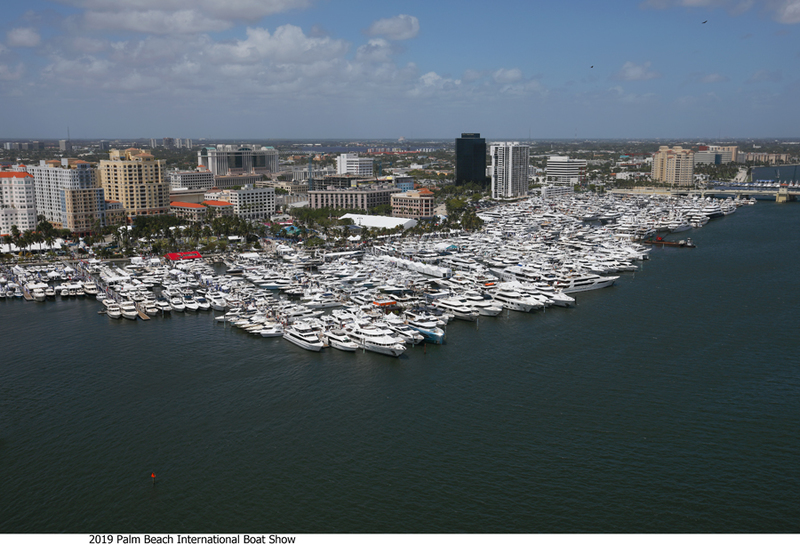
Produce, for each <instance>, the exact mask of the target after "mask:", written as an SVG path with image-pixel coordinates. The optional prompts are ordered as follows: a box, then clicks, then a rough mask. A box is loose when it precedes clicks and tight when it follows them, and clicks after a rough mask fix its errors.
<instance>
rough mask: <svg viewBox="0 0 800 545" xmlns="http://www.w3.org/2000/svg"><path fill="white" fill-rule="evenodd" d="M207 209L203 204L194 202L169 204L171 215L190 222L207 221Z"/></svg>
mask: <svg viewBox="0 0 800 545" xmlns="http://www.w3.org/2000/svg"><path fill="white" fill-rule="evenodd" d="M206 210H207V208H206V207H205V206H203V205H202V204H197V203H193V202H180V201H174V202H171V203H169V211H170V214H171V215H173V216H176V217H178V218H183V219H187V220H190V221H203V220H205V219H206Z"/></svg>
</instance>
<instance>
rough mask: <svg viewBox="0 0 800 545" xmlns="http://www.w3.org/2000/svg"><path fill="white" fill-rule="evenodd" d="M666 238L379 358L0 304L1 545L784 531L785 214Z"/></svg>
mask: <svg viewBox="0 0 800 545" xmlns="http://www.w3.org/2000/svg"><path fill="white" fill-rule="evenodd" d="M687 234H688V235H690V236H692V238H693V239H694V241H695V242H696V243H697V246H698V248H697V249H693V250H691V249H680V248H663V249H662V248H656V249H654V250H653V252H652V259H651V260H650V261H648V262H645V263H644V264H643V266H642V268H641V269H640V270H639V271H638V272H636V273H635V275H634V274H630V273H628V274H625V275H623V277H622V278H621V279H620V280H619V281H618V283H617V285H616V286H615V287H613V288H610V289H605V290H599V291H597V292H593V293H585V294H577V299H578V307H577V308H574V309H550V310H548V311H547V312H545V313H541V312H540V313H537V314H531V315H523V314H520V313H514V312H512V313H510V314H509V315H508V316H506V315H505V314H504V315H503V316H502V317H500V318H495V319H492V318H487V319H482V320H481V321H480V323H479V325H478V327H476V326H475V325H474V324H467V323H465V322H454V323H452V324H450V325H449V326H448V332H447V343H446V344H445V345H444V346H432V345H431V346H428V347H427V349H425V350H423V349H422V347H416V348H413V349H409V351H408V353H407V355H406V356H404V357H403V358H401V359H399V360H396V359H393V358H388V357H385V356H380V355H374V354H371V353H357V354H355V355H353V354H345V353H342V352H338V351H334V350H328V349H326V350H325V351H323V352H322V353H319V354H312V353H310V352H306V351H303V350H301V349H300V348H298V347H295V346H294V345H292V344H290V343H288V342H286V341H283V340H281V339H261V338H255V337H253V336H248V335H246V334H244V333H242V332H241V331H238V330H231V329H229V328H223V327H222V326H220V325H218V324H215V323H214V322H213V320H212V319H211V318H210V316H209V315H208V314H198V315H191V314H188V315H176V316H172V317H168V318H156V319H154V320H151V321H150V322H141V321H137V322H129V321H125V320H121V321H111V320H109V319H108V318H107V317H105V316H101V315H98V314H97V311H98V310H99V309H100V305H99V303H97V302H94V301H80V300H67V301H61V300H58V301H55V302H52V301H51V302H48V303H46V304H34V303H26V302H23V301H18V300H17V301H0V339H2V340H0V342H2V351H1V352H0V354H2V356H0V362H1V363H0V415H1V416H2V420H0V467H2V468H3V474H4V475H3V481H2V486H0V492H1V493H2V501H0V531H2V532H31V531H39V532H97V531H114V532H189V531H193V532H247V531H251V532H265V533H266V532H798V531H800V522H798V521H800V492H798V491H800V464H798V459H799V457H798V455H800V439H799V438H798V433H797V431H798V429H800V426H798V424H800V358H798V355H797V342H796V336H797V325H798V320H797V317H796V316H797V309H798V308H800V291H798V289H797V286H796V271H797V270H798V269H800V208H798V205H796V204H789V205H776V204H774V203H759V204H758V205H757V206H754V207H745V208H742V209H740V210H739V211H738V212H737V213H736V214H734V215H732V216H727V217H725V218H721V219H718V220H713V221H711V222H710V223H709V224H708V225H707V226H706V227H704V228H702V229H699V230H693V231H691V232H688V233H682V234H681V235H687ZM151 472H155V473H156V474H157V477H158V483H157V484H156V486H153V485H152V482H151V479H150V473H151Z"/></svg>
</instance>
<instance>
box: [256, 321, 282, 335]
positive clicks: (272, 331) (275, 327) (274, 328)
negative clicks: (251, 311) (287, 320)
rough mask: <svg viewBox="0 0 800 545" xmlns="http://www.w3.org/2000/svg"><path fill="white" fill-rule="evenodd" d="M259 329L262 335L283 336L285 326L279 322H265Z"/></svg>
mask: <svg viewBox="0 0 800 545" xmlns="http://www.w3.org/2000/svg"><path fill="white" fill-rule="evenodd" d="M262 325H263V327H262V328H261V330H260V331H259V334H260V335H261V336H262V337H283V326H282V325H281V324H279V323H277V322H265V323H264V324H262Z"/></svg>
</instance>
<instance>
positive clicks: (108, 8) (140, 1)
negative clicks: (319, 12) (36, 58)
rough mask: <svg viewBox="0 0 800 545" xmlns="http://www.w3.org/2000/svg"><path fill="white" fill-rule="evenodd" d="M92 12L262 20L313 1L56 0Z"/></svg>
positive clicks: (227, 19) (302, 6) (306, 5)
mask: <svg viewBox="0 0 800 545" xmlns="http://www.w3.org/2000/svg"><path fill="white" fill-rule="evenodd" d="M56 1H57V2H59V3H61V4H66V5H69V6H75V7H77V8H82V9H85V10H87V11H88V12H90V13H97V12H104V13H135V12H148V11H158V12H163V13H177V12H181V11H194V12H196V13H198V14H203V15H204V16H205V17H208V18H211V19H220V20H225V21H259V20H261V19H263V18H264V17H266V16H268V15H274V14H276V13H282V12H285V11H289V10H292V9H302V8H306V7H308V6H309V5H310V4H311V0H225V1H224V2H220V1H218V0H127V1H124V2H122V1H120V0H56Z"/></svg>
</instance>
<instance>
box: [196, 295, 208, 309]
mask: <svg viewBox="0 0 800 545" xmlns="http://www.w3.org/2000/svg"><path fill="white" fill-rule="evenodd" d="M194 301H195V303H197V306H198V310H211V303H210V302H209V301H208V299H206V298H205V297H196V298H195V300H194Z"/></svg>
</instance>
